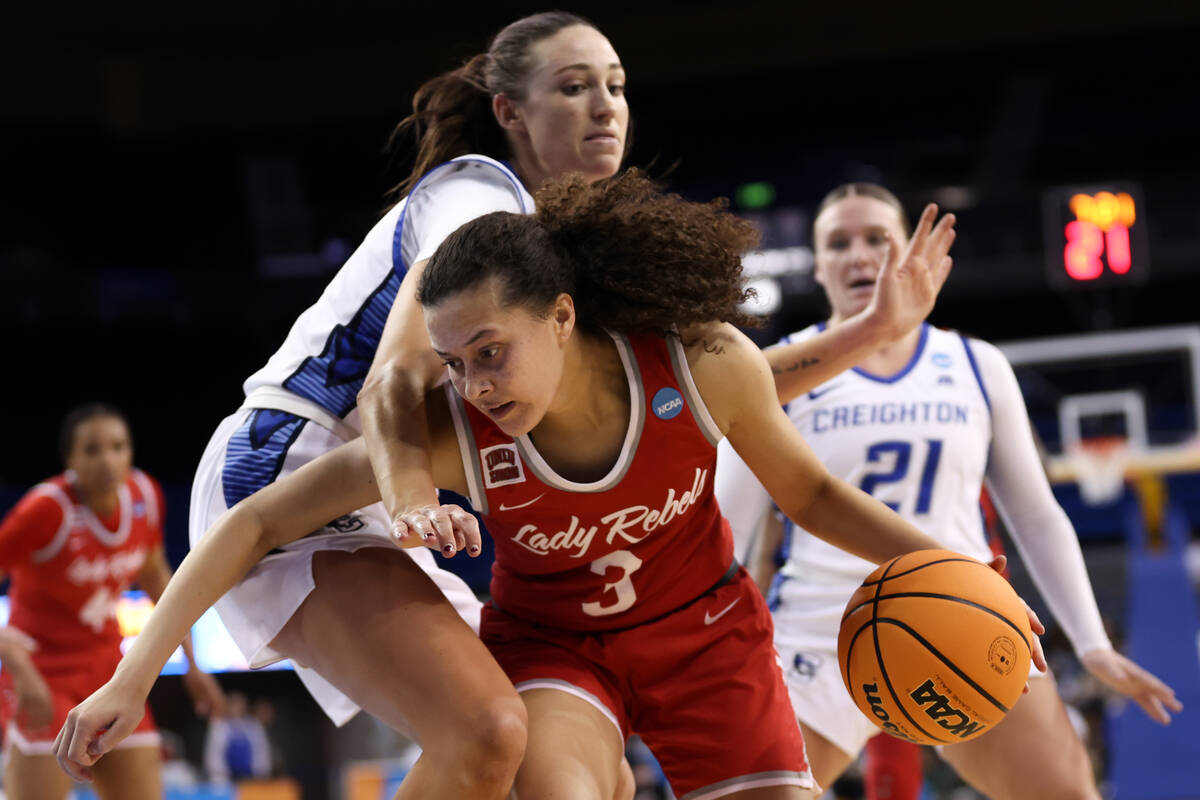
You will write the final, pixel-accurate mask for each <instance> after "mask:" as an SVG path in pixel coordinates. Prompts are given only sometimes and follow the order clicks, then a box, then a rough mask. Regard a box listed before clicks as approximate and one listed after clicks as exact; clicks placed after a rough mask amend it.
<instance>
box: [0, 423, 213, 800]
mask: <svg viewBox="0 0 1200 800" xmlns="http://www.w3.org/2000/svg"><path fill="white" fill-rule="evenodd" d="M59 444H60V448H61V452H62V457H63V461H64V463H65V465H66V468H67V469H66V471H65V472H63V473H62V474H60V475H56V476H54V477H53V478H49V479H47V480H46V481H44V482H42V483H39V484H38V485H37V486H35V487H33V488H32V489H30V490H29V492H27V493H26V494H25V496H24V497H23V498H21V500H20V502H18V503H17V505H16V506H15V507H14V508H13V509H12V511H10V512H9V513H8V515H7V516H6V517H5V518H4V521H3V522H2V523H0V570H2V571H3V572H4V573H6V574H8V575H10V576H11V578H12V583H11V585H10V587H9V596H10V598H11V600H12V607H11V608H12V611H11V615H10V617H9V623H8V625H9V628H8V632H7V635H6V636H5V637H3V638H0V661H2V662H3V665H4V666H3V671H0V719H2V721H3V724H4V748H5V752H6V756H7V763H6V765H5V771H4V790H5V792H6V793H7V797H8V798H9V800H60V799H61V798H65V797H66V796H67V792H68V791H70V788H71V781H70V778H68V776H67V775H65V774H64V773H63V772H62V770H61V769H59V768H58V765H57V764H56V763H55V760H54V756H53V751H52V747H53V743H54V736H55V734H56V733H57V732H58V729H59V728H61V727H62V724H63V722H64V721H65V720H66V717H67V712H68V711H70V710H71V708H72V707H73V706H74V705H75V704H77V703H78V702H79V701H80V700H81V699H82V698H84V697H87V696H88V695H89V694H91V693H92V692H93V691H95V690H96V689H97V688H98V687H100V686H101V685H103V684H104V682H105V681H106V680H108V678H109V676H110V675H111V674H112V672H113V670H114V669H116V666H117V663H118V662H119V661H120V660H121V638H122V637H121V632H120V629H119V627H118V625H117V617H116V609H117V601H118V599H119V598H120V597H121V593H122V592H124V591H125V590H126V589H128V588H129V586H130V584H131V583H136V584H137V585H138V586H139V587H140V588H141V589H142V590H143V591H145V592H146V594H147V595H149V596H150V598H151V599H153V600H156V601H157V600H158V598H159V597H160V596H161V595H162V593H163V591H164V590H165V589H166V586H167V581H168V580H169V579H170V577H171V569H170V567H169V566H168V565H167V561H166V557H165V556H164V553H163V516H164V513H165V507H164V504H163V494H162V489H161V488H160V487H159V485H158V482H157V481H156V480H154V478H152V477H150V476H149V475H147V474H146V473H145V472H142V471H141V470H139V469H137V468H135V467H134V466H133V443H132V440H131V438H130V435H129V426H128V424H127V423H126V420H125V418H124V416H123V415H122V414H121V412H119V411H118V410H116V409H115V408H112V407H111V406H106V405H102V404H98V403H97V404H90V405H85V406H80V407H78V408H76V409H74V410H72V411H71V412H69V413H68V414H67V416H66V418H65V419H64V421H63V424H62V431H61V435H60V439H59ZM18 633H19V634H24V636H26V637H28V639H27V640H25V641H22V640H21V639H20V638H19V636H17V635H16V634H18ZM181 641H182V642H183V648H184V653H185V654H186V655H187V658H188V671H187V673H186V675H185V676H184V684H185V685H186V686H187V688H188V691H189V692H190V693H191V695H192V698H193V700H194V701H195V704H196V710H197V711H198V712H199V713H201V714H209V713H221V711H222V710H223V707H224V702H225V700H224V695H223V694H222V693H221V689H220V687H219V686H218V685H217V683H216V681H215V680H213V678H212V676H210V675H208V674H206V673H204V672H201V671H200V670H199V669H197V668H196V666H195V662H194V660H193V659H192V649H191V637H190V636H185V637H183V639H182V640H181ZM121 744H122V746H121V747H120V748H117V749H114V750H113V751H112V752H111V753H109V754H108V755H107V756H105V757H104V758H103V759H102V760H100V761H99V762H98V763H97V764H96V766H95V776H96V790H97V791H98V792H99V794H100V797H101V798H103V800H142V798H145V799H146V800H150V799H151V798H155V799H157V798H161V797H162V780H161V777H160V775H159V769H160V760H161V759H160V755H159V737H158V732H157V730H156V729H155V727H154V720H153V719H152V718H151V717H150V714H149V710H148V709H147V713H146V716H145V717H144V718H143V720H142V722H141V723H140V724H139V725H138V726H137V728H136V729H135V731H134V733H133V735H132V736H130V737H129V738H128V739H126V740H125V741H124V742H122V743H121Z"/></svg>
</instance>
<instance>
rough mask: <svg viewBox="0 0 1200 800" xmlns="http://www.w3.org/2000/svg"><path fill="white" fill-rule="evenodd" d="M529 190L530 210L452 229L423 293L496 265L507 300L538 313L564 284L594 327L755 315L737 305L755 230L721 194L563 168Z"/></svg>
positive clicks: (649, 327) (671, 325)
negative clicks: (702, 195)
mask: <svg viewBox="0 0 1200 800" xmlns="http://www.w3.org/2000/svg"><path fill="white" fill-rule="evenodd" d="M536 200H537V209H538V210H537V213H536V214H534V215H533V216H523V215H520V214H509V213H506V212H495V213H492V214H487V215H485V216H482V217H479V218H477V219H474V220H472V221H471V222H468V223H467V224H466V225H463V226H462V227H461V228H459V229H458V230H457V231H455V232H454V233H453V234H451V235H450V236H449V237H447V239H446V241H444V242H443V243H442V245H441V246H440V247H439V248H438V249H437V252H435V253H434V255H433V257H432V258H431V259H430V261H429V264H428V265H427V266H426V268H425V273H424V275H423V276H422V278H421V283H420V286H419V288H418V290H417V298H418V299H419V300H420V302H421V304H422V305H425V306H434V305H437V304H438V303H439V302H441V301H442V300H444V299H445V298H447V297H449V296H451V295H453V294H457V293H458V292H461V291H464V290H466V289H469V288H472V287H474V286H476V285H478V284H479V283H481V282H482V281H484V280H486V279H488V278H490V277H493V276H497V277H499V278H501V280H502V281H503V287H504V302H506V303H507V304H509V305H522V306H525V307H527V308H529V309H530V310H531V311H533V312H534V313H537V314H542V313H546V312H547V310H548V309H549V308H550V307H551V306H552V305H553V303H554V300H555V298H556V297H558V295H559V294H561V293H566V294H569V295H571V297H572V298H573V300H574V302H575V309H576V314H577V315H578V318H579V321H580V324H582V325H585V326H587V327H589V328H592V329H597V328H606V329H609V330H613V331H618V332H621V333H632V332H638V331H654V332H657V333H660V334H666V333H667V332H669V331H671V330H673V329H677V328H681V327H684V326H687V325H691V324H695V323H700V322H711V321H722V322H732V323H734V324H737V325H755V324H758V322H757V320H756V319H755V318H754V317H751V316H750V315H748V314H745V313H743V312H742V311H740V310H738V306H739V304H740V303H742V302H743V301H744V300H745V299H746V298H747V296H748V293H747V292H746V290H745V289H743V287H742V258H741V257H742V254H743V253H745V252H746V251H748V250H750V249H752V248H753V247H754V246H755V245H756V244H757V243H758V232H757V231H756V230H755V229H754V227H753V226H752V225H750V223H748V222H746V221H745V220H742V219H739V218H737V217H735V216H734V215H733V214H731V213H729V212H728V211H727V210H726V206H727V203H726V202H725V201H724V200H714V201H712V202H709V203H693V202H689V201H687V200H684V199H683V198H681V197H680V196H679V195H677V194H666V193H664V192H663V191H662V189H661V188H660V187H659V186H658V185H657V184H656V183H655V182H654V181H652V180H650V179H649V178H647V177H646V176H645V175H644V174H642V173H641V172H640V171H638V170H629V171H627V172H625V173H623V174H621V175H618V176H617V177H614V178H610V179H608V180H605V181H600V182H598V183H594V184H589V183H588V182H587V181H586V180H585V179H584V178H583V177H582V176H580V175H570V176H567V177H566V178H562V179H560V180H557V181H553V182H551V183H549V184H547V185H546V186H545V187H544V188H543V189H542V190H541V191H539V192H538V193H537V196H536Z"/></svg>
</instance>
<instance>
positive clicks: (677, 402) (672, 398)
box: [650, 386, 683, 420]
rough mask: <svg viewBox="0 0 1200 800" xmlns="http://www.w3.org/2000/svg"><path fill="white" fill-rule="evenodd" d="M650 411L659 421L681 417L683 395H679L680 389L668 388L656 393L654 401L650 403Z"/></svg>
mask: <svg viewBox="0 0 1200 800" xmlns="http://www.w3.org/2000/svg"><path fill="white" fill-rule="evenodd" d="M650 409H651V410H652V411H653V412H654V416H656V417H658V418H659V419H664V420H666V419H674V418H675V417H677V416H679V412H680V411H683V395H681V394H680V393H679V390H678V389H672V388H671V387H670V386H666V387H664V388H662V389H659V390H658V391H657V392H655V393H654V399H652V400H651V401H650Z"/></svg>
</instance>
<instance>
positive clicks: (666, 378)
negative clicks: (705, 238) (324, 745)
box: [447, 334, 733, 631]
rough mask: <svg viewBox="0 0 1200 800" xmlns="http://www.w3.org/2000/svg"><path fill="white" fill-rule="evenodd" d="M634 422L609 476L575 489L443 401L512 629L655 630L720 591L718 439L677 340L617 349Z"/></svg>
mask: <svg viewBox="0 0 1200 800" xmlns="http://www.w3.org/2000/svg"><path fill="white" fill-rule="evenodd" d="M613 339H614V341H615V342H616V344H617V349H618V351H619V352H620V356H621V360H622V363H623V364H624V366H625V374H626V378H627V380H628V382H629V392H630V420H629V428H628V430H627V432H626V436H625V442H624V445H623V447H622V449H621V454H620V456H619V457H618V459H617V462H616V464H614V465H613V467H612V469H611V470H610V471H609V473H608V474H607V475H606V476H605V477H603V478H601V479H600V480H598V481H594V482H592V483H577V482H574V481H570V480H567V479H566V478H563V477H562V476H560V475H558V474H557V473H555V472H554V470H553V469H552V468H551V467H550V465H549V464H547V463H546V461H545V460H544V459H543V458H542V456H541V455H540V454H539V453H538V452H537V449H536V448H535V447H534V444H533V442H532V441H530V439H529V437H528V436H521V437H518V438H517V439H513V438H512V437H509V436H507V435H505V434H504V433H503V431H501V430H500V428H499V427H497V426H496V425H495V423H493V422H492V421H491V420H490V419H488V417H487V416H486V415H484V414H483V413H482V412H480V411H479V410H478V409H476V408H475V407H473V406H471V405H469V404H466V403H464V402H463V401H462V399H461V398H460V397H459V396H458V395H457V394H456V393H455V392H454V390H453V389H450V388H447V394H448V396H449V399H450V407H451V412H452V414H453V416H454V422H455V427H456V429H457V432H458V436H459V444H460V450H461V452H462V455H463V460H464V467H465V470H466V475H467V484H468V486H469V487H470V490H471V502H472V503H473V504H474V505H475V508H476V510H478V511H479V512H480V513H481V514H482V516H483V519H484V522H485V524H486V525H487V529H488V531H489V533H490V534H491V536H492V539H493V540H494V542H495V546H496V560H495V563H494V564H493V566H492V583H491V591H492V597H493V599H494V601H495V603H496V605H497V606H498V607H499V608H501V609H503V610H504V611H507V612H508V613H510V614H513V615H514V616H517V617H520V618H523V619H526V620H529V621H531V622H537V623H541V624H545V625H553V626H556V627H561V628H571V629H575V630H586V631H597V630H614V629H618V628H624V627H627V626H630V625H638V624H641V623H644V622H647V621H649V620H653V619H656V618H658V617H661V616H663V615H664V614H667V613H670V612H671V611H674V610H675V609H677V608H679V607H681V606H683V605H685V604H687V603H689V602H691V601H692V600H694V599H695V598H697V597H699V596H700V595H701V594H703V593H704V592H705V591H707V590H708V589H710V588H712V587H713V585H714V584H716V583H717V582H719V581H720V580H721V579H722V578H723V577H724V576H725V574H726V572H727V571H728V569H729V567H730V564H731V563H732V561H733V538H732V536H731V534H730V531H729V524H728V523H727V522H726V521H725V520H724V519H723V518H722V516H721V512H720V509H719V508H718V507H717V501H716V498H715V497H714V495H713V491H712V477H713V472H714V468H715V466H716V443H717V442H718V441H719V440H720V438H721V433H720V431H719V429H718V428H717V426H716V424H715V423H714V422H713V420H712V418H711V417H710V416H709V414H708V411H707V409H706V408H705V407H704V404H703V401H702V400H701V399H700V396H699V392H697V391H696V386H695V383H694V382H693V381H692V376H691V372H690V370H689V369H688V365H687V359H686V357H685V353H684V350H683V347H682V345H681V344H680V342H679V340H678V339H677V338H674V337H671V338H667V339H664V338H662V337H660V336H655V335H651V334H642V335H636V336H630V337H628V338H626V337H623V336H616V335H614V336H613Z"/></svg>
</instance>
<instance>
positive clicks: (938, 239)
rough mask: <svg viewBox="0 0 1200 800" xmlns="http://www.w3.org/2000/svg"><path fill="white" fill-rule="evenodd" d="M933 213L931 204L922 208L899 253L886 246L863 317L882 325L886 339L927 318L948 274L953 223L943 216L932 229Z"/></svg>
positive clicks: (891, 245)
mask: <svg viewBox="0 0 1200 800" xmlns="http://www.w3.org/2000/svg"><path fill="white" fill-rule="evenodd" d="M937 213H938V208H937V206H936V205H934V204H933V203H930V204H929V205H927V206H926V207H925V210H924V212H922V214H921V218H920V219H919V220H917V227H916V228H915V229H914V230H913V234H912V236H911V237H910V238H909V240H908V243H907V244H906V245H905V246H904V247H903V249H901V247H900V246H899V244H898V243H897V242H895V241H890V242H889V247H888V254H887V258H886V259H884V263H883V268H882V269H880V271H879V274H878V275H877V276H876V278H875V292H874V294H873V295H872V297H871V302H870V304H869V305H868V306H867V308H866V309H865V310H864V311H863V313H864V314H865V315H868V316H869V317H870V318H871V319H873V320H875V321H877V322H878V324H880V325H882V326H883V327H884V328H885V329H886V330H887V331H888V332H889V334H890V335H889V339H892V340H894V339H898V338H900V337H901V336H903V335H904V334H906V333H908V332H909V331H911V330H912V329H913V328H915V327H917V326H918V325H920V324H921V323H922V322H923V321H924V320H925V318H926V317H928V316H929V313H930V312H931V311H933V306H934V303H935V302H936V301H937V296H938V292H940V291H941V289H942V285H943V284H944V283H945V282H946V277H947V276H948V275H949V274H950V267H951V266H952V265H953V260H952V259H951V258H950V256H949V252H950V246H951V245H953V244H954V238H955V236H956V234H955V231H954V223H955V221H956V220H955V217H954V215H953V214H946V215H944V216H943V217H942V218H941V219H940V220H938V221H937V224H936V225H935V224H934V220H935V219H937ZM889 238H890V237H889Z"/></svg>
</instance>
